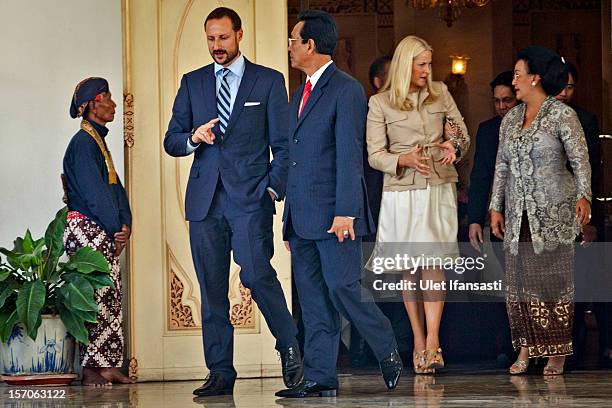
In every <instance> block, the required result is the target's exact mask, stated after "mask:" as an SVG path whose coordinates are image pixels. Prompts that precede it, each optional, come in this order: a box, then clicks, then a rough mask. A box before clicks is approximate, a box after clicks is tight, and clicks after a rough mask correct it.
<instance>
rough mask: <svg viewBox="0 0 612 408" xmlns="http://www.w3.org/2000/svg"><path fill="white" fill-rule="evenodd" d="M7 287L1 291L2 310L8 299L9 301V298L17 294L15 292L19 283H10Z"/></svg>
mask: <svg viewBox="0 0 612 408" xmlns="http://www.w3.org/2000/svg"><path fill="white" fill-rule="evenodd" d="M5 285H6V286H5ZM5 285H3V286H4V287H3V288H2V289H1V290H0V308H2V306H4V302H6V299H8V298H9V296H11V295H12V294H13V293H15V290H16V289H17V288H18V287H19V284H18V283H17V282H9V283H8V284H5Z"/></svg>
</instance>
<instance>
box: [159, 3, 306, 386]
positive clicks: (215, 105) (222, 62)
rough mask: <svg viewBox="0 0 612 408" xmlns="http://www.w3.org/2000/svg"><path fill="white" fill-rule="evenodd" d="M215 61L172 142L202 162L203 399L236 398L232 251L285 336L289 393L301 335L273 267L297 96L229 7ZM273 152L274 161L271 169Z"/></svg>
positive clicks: (212, 23)
mask: <svg viewBox="0 0 612 408" xmlns="http://www.w3.org/2000/svg"><path fill="white" fill-rule="evenodd" d="M204 30H205V31H206V38H207V42H208V49H209V51H210V55H211V56H212V57H213V60H214V63H212V64H209V65H206V66H205V67H203V68H200V69H198V70H196V71H193V72H190V73H188V74H185V75H184V76H183V78H182V80H181V86H180V88H179V90H178V94H177V96H176V99H175V101H174V107H173V109H172V119H171V120H170V124H169V125H168V131H167V132H166V137H165V139H164V148H165V150H166V152H167V153H168V154H169V155H171V156H174V157H182V156H188V155H190V154H192V153H194V154H195V157H194V160H193V164H192V166H191V172H190V174H189V183H188V185H187V194H186V197H185V212H186V217H187V220H188V221H189V239H190V243H191V254H192V257H193V263H194V266H195V269H196V274H197V276H198V282H199V284H200V294H201V298H202V336H203V342H204V357H205V359H206V365H207V367H208V368H209V370H210V374H209V376H208V378H207V379H206V382H205V383H204V384H203V385H202V386H201V387H199V388H197V389H196V390H195V391H194V392H193V393H194V394H195V395H198V396H212V395H224V394H231V393H232V392H233V387H234V381H235V379H236V370H235V369H234V366H233V346H234V340H233V332H234V328H233V326H232V324H231V323H230V320H229V300H228V290H229V267H230V251H233V256H234V260H235V261H236V263H237V264H238V265H240V267H241V270H240V280H241V282H242V284H243V285H244V286H245V287H247V288H249V289H250V290H251V295H252V296H253V299H254V300H255V302H256V303H257V305H258V307H259V310H260V311H261V313H262V314H263V316H264V318H265V319H266V322H267V324H268V327H269V328H270V331H271V332H272V334H273V335H274V337H275V338H276V349H277V350H278V351H279V352H280V355H281V365H282V371H283V380H284V382H285V385H286V386H287V387H292V386H295V385H296V384H297V383H298V382H299V381H300V380H301V378H302V362H301V356H300V350H299V347H298V343H297V341H296V338H295V336H296V333H297V330H296V327H295V324H294V322H293V318H292V317H291V314H290V313H289V310H288V308H287V303H286V301H285V296H284V294H283V291H282V288H281V285H280V283H279V281H278V279H277V277H276V271H275V270H274V269H273V268H272V265H270V259H271V258H272V255H273V252H274V243H273V235H272V216H273V214H274V212H275V208H274V200H280V199H282V198H283V197H284V195H285V189H286V182H287V180H286V179H287V122H288V116H287V93H286V91H285V81H284V78H283V75H282V74H281V73H280V72H277V71H274V70H272V69H270V68H266V67H263V66H261V65H256V64H253V63H251V62H250V61H249V60H247V59H246V58H245V57H244V56H243V55H242V54H241V53H240V50H239V43H240V41H241V40H242V23H241V20H240V17H239V16H238V14H237V13H236V12H235V11H234V10H231V9H229V8H225V7H219V8H216V9H215V10H213V11H212V12H211V13H210V14H209V15H208V17H206V21H205V22H204ZM270 149H271V150H272V153H273V155H274V159H273V160H272V163H270Z"/></svg>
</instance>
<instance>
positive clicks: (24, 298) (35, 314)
mask: <svg viewBox="0 0 612 408" xmlns="http://www.w3.org/2000/svg"><path fill="white" fill-rule="evenodd" d="M45 294H46V290H45V285H44V284H43V283H42V282H41V281H39V280H35V281H31V282H26V283H24V284H23V286H22V287H21V289H20V290H19V293H18V294H17V314H18V315H19V320H20V321H21V323H23V325H24V326H25V328H26V331H27V333H28V336H30V338H32V339H33V340H36V329H37V327H36V324H37V322H38V319H39V318H40V311H41V310H42V308H43V305H44V304H45Z"/></svg>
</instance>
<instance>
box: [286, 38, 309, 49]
mask: <svg viewBox="0 0 612 408" xmlns="http://www.w3.org/2000/svg"><path fill="white" fill-rule="evenodd" d="M287 40H288V44H289V47H291V44H293V41H301V42H302V44H306V43H307V42H308V40H307V39H305V38H291V37H289V38H288V39H287Z"/></svg>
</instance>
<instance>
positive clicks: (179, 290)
mask: <svg viewBox="0 0 612 408" xmlns="http://www.w3.org/2000/svg"><path fill="white" fill-rule="evenodd" d="M184 291H185V287H184V285H183V282H181V280H180V279H179V277H178V276H176V273H174V271H170V299H169V300H170V316H169V318H170V321H169V324H170V329H171V330H173V329H184V328H193V327H196V324H195V322H194V321H193V313H192V311H191V308H190V307H189V306H185V305H183V300H182V299H183V292H184Z"/></svg>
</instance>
